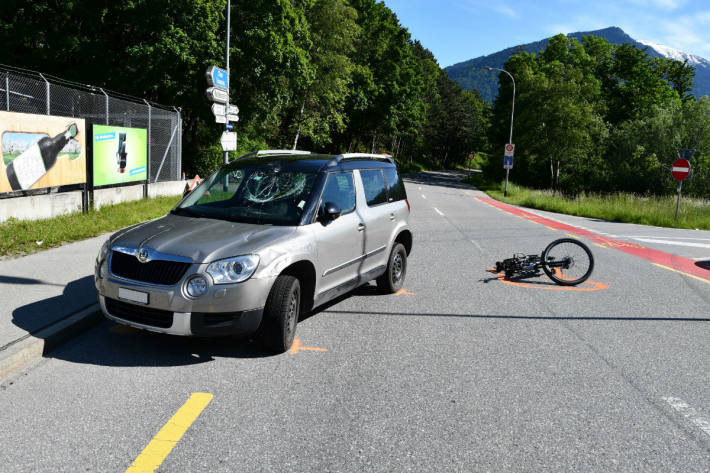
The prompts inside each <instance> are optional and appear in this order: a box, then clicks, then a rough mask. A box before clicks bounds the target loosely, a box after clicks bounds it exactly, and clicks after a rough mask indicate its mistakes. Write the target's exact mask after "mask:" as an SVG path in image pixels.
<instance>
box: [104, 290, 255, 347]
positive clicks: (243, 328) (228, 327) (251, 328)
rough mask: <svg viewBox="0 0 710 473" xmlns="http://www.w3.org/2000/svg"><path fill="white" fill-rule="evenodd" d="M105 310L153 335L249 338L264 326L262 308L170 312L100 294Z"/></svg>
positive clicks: (109, 317)
mask: <svg viewBox="0 0 710 473" xmlns="http://www.w3.org/2000/svg"><path fill="white" fill-rule="evenodd" d="M99 303H100V304H101V311H102V312H103V313H104V315H105V316H106V317H107V318H108V319H110V320H113V321H115V322H118V323H121V324H124V325H130V326H131V327H136V328H140V329H144V330H150V331H153V332H160V333H167V334H171V335H182V336H189V335H195V336H200V337H211V336H222V335H247V334H250V333H254V332H256V330H257V329H258V328H259V325H260V324H261V317H262V314H263V308H262V309H253V310H245V311H240V312H214V313H204V312H195V313H191V312H170V311H163V310H159V309H152V310H150V312H148V313H146V312H147V311H146V310H145V309H146V307H144V306H141V305H138V304H131V303H128V302H124V301H121V300H115V299H108V300H107V299H106V297H104V296H102V295H99Z"/></svg>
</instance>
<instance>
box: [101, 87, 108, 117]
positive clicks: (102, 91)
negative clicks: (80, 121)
mask: <svg viewBox="0 0 710 473" xmlns="http://www.w3.org/2000/svg"><path fill="white" fill-rule="evenodd" d="M99 90H100V91H101V93H102V94H104V95H105V96H106V124H107V125H108V94H107V93H106V92H104V89H101V88H100V89H99Z"/></svg>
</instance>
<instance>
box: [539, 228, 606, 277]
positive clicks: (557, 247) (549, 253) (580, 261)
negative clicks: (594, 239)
mask: <svg viewBox="0 0 710 473" xmlns="http://www.w3.org/2000/svg"><path fill="white" fill-rule="evenodd" d="M570 245H571V246H570ZM575 247H579V248H580V249H581V250H582V253H578V254H579V256H578V257H577V258H576V259H575V258H574V256H572V255H571V254H569V252H570V251H572V250H573V249H574V248H575ZM558 253H559V255H563V257H569V258H570V259H571V263H572V264H571V266H570V267H569V268H564V269H558V268H549V267H548V266H547V264H548V261H549V260H548V258H553V259H558V258H559V256H558ZM585 255H586V258H584V257H583V256H585ZM580 256H582V257H580ZM540 258H541V260H542V261H541V262H540V263H541V264H540V265H541V266H542V270H543V271H545V274H547V277H549V278H550V279H552V280H553V281H554V282H555V283H556V284H559V285H560V286H576V285H577V284H581V283H583V282H584V281H586V280H587V278H589V276H590V275H591V274H592V271H593V270H594V256H593V255H592V251H591V250H590V249H589V247H588V246H587V245H585V244H584V243H582V242H581V241H579V240H575V239H574V238H560V239H558V240H555V241H553V242H552V243H550V244H549V245H547V248H545V250H544V251H543V252H542V256H541V257H540ZM585 264H586V265H587V267H586V268H585V267H584V266H582V265H585ZM573 267H577V268H578V269H577V270H576V271H569V269H571V268H573ZM565 270H567V274H568V275H573V278H571V279H570V278H568V277H565V274H564V272H563V271H565ZM580 270H581V271H580ZM580 273H581V275H580V276H578V277H577V275H578V274H580Z"/></svg>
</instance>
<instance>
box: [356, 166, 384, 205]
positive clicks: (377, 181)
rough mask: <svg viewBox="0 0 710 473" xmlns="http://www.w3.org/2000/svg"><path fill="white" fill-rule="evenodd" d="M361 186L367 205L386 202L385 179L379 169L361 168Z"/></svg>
mask: <svg viewBox="0 0 710 473" xmlns="http://www.w3.org/2000/svg"><path fill="white" fill-rule="evenodd" d="M360 177H361V178H362V186H363V188H364V189H365V200H366V201H367V205H368V206H370V207H372V206H373V205H378V204H382V203H384V202H387V190H386V189H385V179H384V177H382V171H380V170H379V169H368V170H361V171H360Z"/></svg>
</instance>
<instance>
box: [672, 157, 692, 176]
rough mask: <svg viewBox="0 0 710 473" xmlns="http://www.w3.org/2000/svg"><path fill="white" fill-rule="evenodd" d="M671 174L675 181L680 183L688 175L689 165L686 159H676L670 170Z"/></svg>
mask: <svg viewBox="0 0 710 473" xmlns="http://www.w3.org/2000/svg"><path fill="white" fill-rule="evenodd" d="M671 174H673V177H674V178H675V180H676V181H682V180H683V179H685V178H686V177H688V174H690V163H689V162H688V160H687V159H676V160H675V162H674V163H673V168H672V169H671Z"/></svg>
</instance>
